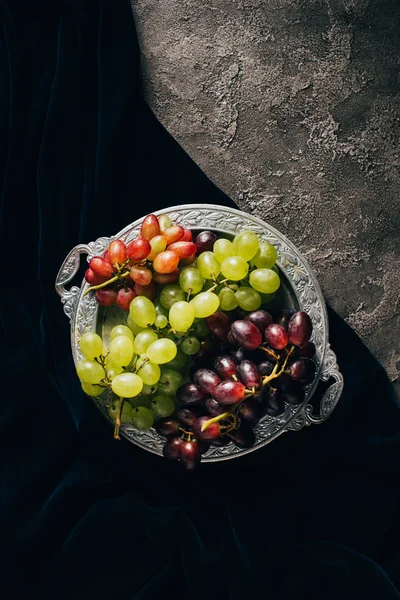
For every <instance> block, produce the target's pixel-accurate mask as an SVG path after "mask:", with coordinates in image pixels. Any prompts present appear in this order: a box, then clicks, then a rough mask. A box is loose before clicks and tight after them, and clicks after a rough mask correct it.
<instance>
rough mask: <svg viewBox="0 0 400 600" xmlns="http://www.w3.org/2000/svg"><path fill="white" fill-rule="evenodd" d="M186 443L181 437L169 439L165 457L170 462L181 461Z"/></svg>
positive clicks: (165, 447)
mask: <svg viewBox="0 0 400 600" xmlns="http://www.w3.org/2000/svg"><path fill="white" fill-rule="evenodd" d="M184 443H185V442H184V441H183V440H182V439H181V438H180V437H171V438H169V439H168V440H167V441H166V442H165V444H164V447H163V454H164V457H165V458H166V459H168V460H179V459H180V457H181V453H182V448H183V445H184Z"/></svg>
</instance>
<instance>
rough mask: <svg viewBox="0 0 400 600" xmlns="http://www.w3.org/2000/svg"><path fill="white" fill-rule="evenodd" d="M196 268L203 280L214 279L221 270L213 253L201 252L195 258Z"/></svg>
mask: <svg viewBox="0 0 400 600" xmlns="http://www.w3.org/2000/svg"><path fill="white" fill-rule="evenodd" d="M197 268H198V270H199V271H200V274H201V275H202V277H204V279H215V278H216V277H217V276H218V275H219V272H220V270H221V265H220V263H219V262H218V260H217V259H216V257H215V254H214V253H213V252H202V254H200V255H199V256H198V258H197Z"/></svg>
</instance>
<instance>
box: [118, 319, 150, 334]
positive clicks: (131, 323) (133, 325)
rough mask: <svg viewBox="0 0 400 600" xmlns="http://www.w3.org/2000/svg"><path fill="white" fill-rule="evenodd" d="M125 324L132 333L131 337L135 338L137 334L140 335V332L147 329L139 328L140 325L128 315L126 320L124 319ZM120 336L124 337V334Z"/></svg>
mask: <svg viewBox="0 0 400 600" xmlns="http://www.w3.org/2000/svg"><path fill="white" fill-rule="evenodd" d="M126 323H127V325H128V327H129V329H130V330H131V331H132V333H133V336H135V335H137V334H138V333H140V332H141V331H144V330H145V329H147V327H141V326H140V325H138V324H137V323H135V321H134V320H133V319H132V317H131V316H130V315H128V318H127V319H126ZM121 335H124V334H121ZM115 337H116V336H115Z"/></svg>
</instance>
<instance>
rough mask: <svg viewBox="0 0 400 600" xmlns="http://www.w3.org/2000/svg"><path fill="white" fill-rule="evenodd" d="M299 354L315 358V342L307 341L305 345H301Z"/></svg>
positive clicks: (302, 356) (303, 356)
mask: <svg viewBox="0 0 400 600" xmlns="http://www.w3.org/2000/svg"><path fill="white" fill-rule="evenodd" d="M298 350H299V356H300V357H301V358H314V356H315V344H314V342H307V343H306V344H304V345H303V346H300V348H299V349H298Z"/></svg>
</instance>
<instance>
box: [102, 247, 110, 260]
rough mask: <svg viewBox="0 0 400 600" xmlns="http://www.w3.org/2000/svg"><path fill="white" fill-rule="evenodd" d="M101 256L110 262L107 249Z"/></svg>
mask: <svg viewBox="0 0 400 600" xmlns="http://www.w3.org/2000/svg"><path fill="white" fill-rule="evenodd" d="M103 258H104V260H106V261H107V262H110V255H109V254H108V250H106V251H105V252H104V254H103Z"/></svg>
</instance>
